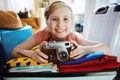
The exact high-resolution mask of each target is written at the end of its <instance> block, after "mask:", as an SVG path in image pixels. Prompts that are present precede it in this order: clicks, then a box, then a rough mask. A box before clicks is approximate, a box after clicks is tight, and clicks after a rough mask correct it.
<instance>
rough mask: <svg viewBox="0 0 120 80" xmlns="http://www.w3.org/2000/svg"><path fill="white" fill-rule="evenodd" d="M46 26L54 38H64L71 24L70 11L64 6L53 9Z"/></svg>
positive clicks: (69, 30)
mask: <svg viewBox="0 0 120 80" xmlns="http://www.w3.org/2000/svg"><path fill="white" fill-rule="evenodd" d="M47 26H48V29H49V31H50V32H51V33H52V35H53V37H54V38H57V39H64V38H65V37H66V36H67V35H68V34H69V33H70V32H71V28H72V26H73V21H72V15H71V11H70V10H69V9H68V8H65V7H62V8H59V9H56V10H54V11H53V12H52V13H51V14H50V16H49V18H48V20H47Z"/></svg>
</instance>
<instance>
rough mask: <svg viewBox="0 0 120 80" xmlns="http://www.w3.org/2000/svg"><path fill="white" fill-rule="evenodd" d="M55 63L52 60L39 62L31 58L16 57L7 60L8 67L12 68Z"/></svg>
mask: <svg viewBox="0 0 120 80" xmlns="http://www.w3.org/2000/svg"><path fill="white" fill-rule="evenodd" d="M49 65H53V63H52V62H49V63H38V62H36V61H34V60H32V59H31V58H15V59H12V60H9V61H7V63H6V67H7V68H12V67H21V66H49Z"/></svg>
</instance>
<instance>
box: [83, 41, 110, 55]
mask: <svg viewBox="0 0 120 80" xmlns="http://www.w3.org/2000/svg"><path fill="white" fill-rule="evenodd" d="M84 49H85V51H86V53H91V52H104V53H105V54H108V53H109V48H108V47H107V46H106V45H104V44H103V43H99V44H96V45H91V46H84Z"/></svg>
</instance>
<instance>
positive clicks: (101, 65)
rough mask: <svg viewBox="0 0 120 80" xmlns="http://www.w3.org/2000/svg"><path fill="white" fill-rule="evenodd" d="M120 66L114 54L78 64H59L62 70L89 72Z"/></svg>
mask: <svg viewBox="0 0 120 80" xmlns="http://www.w3.org/2000/svg"><path fill="white" fill-rule="evenodd" d="M119 66H120V63H118V62H117V57H116V56H112V55H104V56H103V57H99V58H97V59H94V60H89V61H85V62H82V63H78V64H59V65H58V68H59V71H60V72H88V71H101V70H106V69H113V68H117V67H119Z"/></svg>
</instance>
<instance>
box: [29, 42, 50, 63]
mask: <svg viewBox="0 0 120 80" xmlns="http://www.w3.org/2000/svg"><path fill="white" fill-rule="evenodd" d="M46 43H47V42H46V41H43V42H42V43H41V44H40V47H39V48H38V49H36V50H35V51H34V53H33V54H32V56H31V57H32V59H34V60H35V61H37V62H39V63H48V60H47V59H48V56H47V55H45V54H44V53H43V52H42V51H41V48H42V47H43V45H45V44H46Z"/></svg>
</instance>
